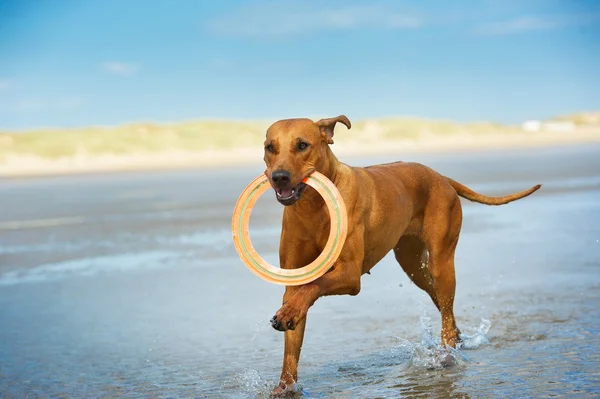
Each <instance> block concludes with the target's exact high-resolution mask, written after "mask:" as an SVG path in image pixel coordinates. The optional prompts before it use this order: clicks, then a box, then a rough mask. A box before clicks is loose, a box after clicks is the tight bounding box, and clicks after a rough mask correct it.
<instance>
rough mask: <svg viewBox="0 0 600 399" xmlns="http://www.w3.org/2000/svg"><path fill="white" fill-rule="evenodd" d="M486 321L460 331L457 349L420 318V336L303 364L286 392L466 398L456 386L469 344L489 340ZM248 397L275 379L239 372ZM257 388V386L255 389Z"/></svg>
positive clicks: (264, 393) (263, 393) (267, 394)
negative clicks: (447, 345)
mask: <svg viewBox="0 0 600 399" xmlns="http://www.w3.org/2000/svg"><path fill="white" fill-rule="evenodd" d="M489 328H490V322H489V321H487V320H482V322H481V324H480V326H479V327H477V328H476V329H474V333H472V334H462V335H461V338H462V340H463V341H462V344H461V346H460V348H459V349H458V350H456V349H447V348H444V347H442V346H441V345H440V342H439V338H437V337H435V336H434V335H433V334H432V331H431V320H430V319H429V318H428V317H427V316H423V317H422V318H421V330H422V336H421V341H420V342H417V343H415V342H410V341H408V340H405V339H399V343H398V344H397V345H395V346H393V347H392V348H389V349H385V350H382V351H377V352H372V353H368V354H365V355H360V356H357V357H352V359H348V360H341V361H339V362H332V363H327V364H319V365H307V367H306V368H305V369H304V372H303V378H302V381H301V383H300V384H299V385H298V386H296V387H295V390H294V391H293V392H290V393H288V394H286V395H284V396H277V397H285V398H332V397H335V398H356V397H368V398H394V397H402V398H437V397H451V398H469V395H468V394H467V393H465V392H461V388H460V385H462V384H460V380H461V379H462V377H463V375H464V372H465V370H466V367H467V365H468V363H469V362H470V359H469V357H468V356H467V354H466V353H465V352H466V351H468V350H469V349H477V348H479V347H481V346H482V345H485V344H487V343H488V340H487V338H486V334H487V332H488V330H489ZM238 378H239V379H238V381H237V382H238V384H239V385H242V386H244V387H245V388H246V392H247V394H248V396H247V397H253V398H257V399H258V398H271V397H273V396H271V389H272V388H273V387H274V386H275V382H274V381H271V382H268V381H266V380H265V379H263V378H262V377H261V376H260V373H259V372H258V371H256V370H247V371H246V372H245V373H244V374H243V375H241V376H238ZM257 391H258V392H257Z"/></svg>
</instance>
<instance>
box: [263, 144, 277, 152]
mask: <svg viewBox="0 0 600 399" xmlns="http://www.w3.org/2000/svg"><path fill="white" fill-rule="evenodd" d="M274 150H275V147H273V144H268V145H266V146H265V151H267V152H273V151H274Z"/></svg>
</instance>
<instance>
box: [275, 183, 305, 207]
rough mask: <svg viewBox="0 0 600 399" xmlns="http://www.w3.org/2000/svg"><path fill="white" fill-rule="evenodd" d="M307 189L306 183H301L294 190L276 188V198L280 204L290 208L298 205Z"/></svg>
mask: <svg viewBox="0 0 600 399" xmlns="http://www.w3.org/2000/svg"><path fill="white" fill-rule="evenodd" d="M305 188H306V183H300V184H298V185H297V186H296V187H294V188H275V196H276V197H277V201H279V203H280V204H282V205H285V206H288V205H292V204H294V203H296V201H298V200H299V199H300V196H301V195H302V193H303V192H304V189H305Z"/></svg>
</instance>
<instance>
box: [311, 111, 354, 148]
mask: <svg viewBox="0 0 600 399" xmlns="http://www.w3.org/2000/svg"><path fill="white" fill-rule="evenodd" d="M338 122H341V123H343V124H344V125H346V127H347V128H348V129H350V128H351V127H352V124H351V123H350V120H349V119H348V118H346V115H340V116H336V117H335V118H327V119H321V120H319V121H317V122H315V124H316V125H317V126H318V127H319V130H320V131H321V135H322V136H323V138H324V139H325V140H327V144H333V128H334V127H335V124H336V123H338Z"/></svg>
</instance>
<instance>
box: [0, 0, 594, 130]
mask: <svg viewBox="0 0 600 399" xmlns="http://www.w3.org/2000/svg"><path fill="white" fill-rule="evenodd" d="M599 71H600V2H598V1H578V0H563V1H558V0H516V1H511V0H481V1H466V0H455V1H427V0H422V1H401V0H397V1H377V0H370V1H355V0H346V1H336V0H331V1H312V0H305V1H287V0H281V1H273V0H271V1H261V0H258V1H242V0H236V1H225V0H223V1H213V0H206V1H203V0H195V1H193V0H97V1H92V0H79V1H75V0H71V1H66V0H65V1H59V0H54V1H53V0H35V1H34V0H32V1H27V2H25V1H17V0H0V128H2V129H27V128H32V127H59V126H65V127H70V126H83V125H114V124H120V123H124V122H131V121H158V122H160V121H167V122H168V121H179V120H190V119H201V118H202V119H204V118H235V119H276V118H285V117H298V116H307V117H320V116H330V115H337V114H340V113H344V114H346V115H348V116H349V117H350V119H351V120H352V119H360V118H365V117H381V116H394V115H412V116H421V117H431V118H445V119H454V120H459V121H472V120H492V121H498V122H510V123H512V122H519V121H521V120H523V119H528V118H545V117H550V116H554V115H556V114H562V113H569V112H573V111H578V110H594V109H600V79H599V78H598V76H599V75H600V72H599Z"/></svg>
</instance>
